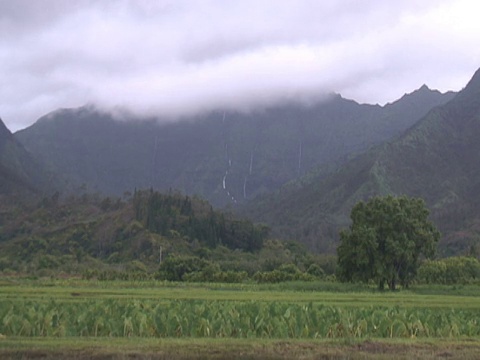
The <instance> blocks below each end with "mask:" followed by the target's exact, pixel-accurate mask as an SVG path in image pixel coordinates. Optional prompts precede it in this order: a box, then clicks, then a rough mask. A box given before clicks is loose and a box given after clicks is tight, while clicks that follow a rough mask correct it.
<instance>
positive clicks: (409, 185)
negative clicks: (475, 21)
mask: <svg viewBox="0 0 480 360" xmlns="http://www.w3.org/2000/svg"><path fill="white" fill-rule="evenodd" d="M479 138H480V72H479V71H477V73H476V74H475V75H474V77H473V78H472V80H471V81H470V82H469V84H468V85H467V86H466V88H465V89H464V90H462V91H461V92H460V93H459V94H458V95H457V96H456V97H455V98H454V99H453V100H452V101H450V102H449V103H447V104H445V105H444V106H441V107H437V108H435V109H433V110H432V111H430V112H429V113H428V114H427V116H425V117H424V118H423V119H422V120H421V121H419V122H418V123H417V124H416V125H415V126H413V127H412V128H411V129H409V130H408V131H407V132H405V133H404V134H403V135H401V136H398V137H397V138H395V139H394V140H393V141H390V142H387V143H385V144H382V145H379V146H377V147H375V148H373V149H371V150H370V151H368V152H367V153H365V154H363V155H360V156H358V157H357V158H355V159H353V160H351V161H350V162H348V163H347V164H346V165H345V166H343V167H340V168H338V170H337V171H336V172H335V173H333V174H331V175H330V176H327V177H325V174H324V173H322V172H321V171H318V172H317V173H314V174H312V175H310V176H309V177H308V178H306V179H303V181H302V182H301V183H297V184H292V185H290V186H286V187H284V188H283V189H281V190H280V191H278V192H276V193H275V194H272V195H268V196H265V197H263V198H261V199H258V200H257V201H256V202H253V203H251V204H250V205H249V206H247V209H246V210H244V211H245V214H248V215H249V216H250V217H251V218H252V219H256V220H257V221H264V222H266V223H268V224H270V225H271V226H272V228H273V230H274V234H276V235H278V236H282V237H284V238H290V239H297V240H300V241H302V242H303V243H306V244H308V246H309V247H311V248H312V249H316V250H317V251H334V249H335V248H336V244H337V239H338V230H339V228H340V227H344V226H346V225H347V224H348V223H349V220H348V213H349V211H350V209H351V208H352V206H353V205H354V204H355V203H356V202H357V201H359V200H361V199H367V198H369V197H371V196H374V195H385V194H394V195H400V194H407V195H409V196H414V197H421V198H423V199H425V201H426V202H427V204H428V206H429V208H430V209H431V212H432V219H433V220H434V222H435V223H436V225H437V226H438V227H439V229H440V230H441V231H442V232H443V238H442V240H441V242H440V249H441V253H442V254H444V255H449V254H453V253H466V252H468V251H470V249H474V248H475V247H476V246H478V243H479V239H480V236H479V234H480V233H479V230H480V227H479V225H480V218H479V217H478V213H479V210H480V207H479V204H480V198H479V194H480V192H479V190H480V188H479V184H480V157H479V154H480V142H479V141H478V139H479Z"/></svg>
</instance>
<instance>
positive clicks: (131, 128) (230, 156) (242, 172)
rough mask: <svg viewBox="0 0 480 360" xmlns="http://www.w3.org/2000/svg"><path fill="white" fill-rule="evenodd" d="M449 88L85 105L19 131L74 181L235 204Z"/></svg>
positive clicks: (352, 147)
mask: <svg viewBox="0 0 480 360" xmlns="http://www.w3.org/2000/svg"><path fill="white" fill-rule="evenodd" d="M453 96H454V94H453V93H446V94H441V93H440V92H438V91H433V90H430V89H428V88H427V87H426V86H422V87H421V88H420V89H418V90H417V91H414V92H413V93H411V94H408V95H405V96H404V97H402V98H401V99H399V100H398V101H396V102H394V103H392V104H388V105H386V106H383V107H382V106H378V105H364V104H358V103H356V102H355V101H352V100H347V99H344V98H342V97H341V96H340V95H333V94H332V95H330V96H329V97H327V98H326V99H324V100H323V101H321V102H319V103H317V104H313V105H302V104H283V105H280V106H277V107H273V108H269V109H264V110H257V111H253V112H251V113H248V114H245V113H238V112H223V111H217V112H213V113H209V114H206V115H202V116H197V117H194V118H191V119H184V120H183V121H178V122H174V123H172V122H170V123H165V122H162V119H153V118H151V119H138V118H132V117H125V116H124V117H125V119H123V120H118V119H115V117H114V116H113V115H111V114H109V113H106V112H102V111H100V110H98V109H96V108H94V107H91V106H85V107H82V108H78V109H63V110H57V111H55V112H53V113H50V114H48V115H46V116H44V117H42V118H41V119H39V120H38V121H37V122H36V123H35V124H34V125H32V126H30V127H29V128H27V129H24V130H22V131H19V132H17V133H16V134H15V137H16V138H17V139H18V140H19V141H20V142H21V143H22V144H23V145H24V146H25V147H26V148H27V149H28V150H29V151H30V152H31V153H33V154H35V155H36V156H37V158H38V160H39V161H41V162H42V163H45V164H47V165H48V166H49V168H51V169H52V170H53V171H54V172H56V173H57V174H61V175H62V177H63V180H64V182H65V183H66V184H68V187H69V188H70V189H72V188H79V187H82V188H86V189H87V191H90V192H99V193H101V194H106V195H122V194H123V193H124V192H125V191H130V192H131V191H133V190H134V189H135V188H139V189H140V188H153V189H156V190H163V191H165V190H168V189H170V188H174V189H178V190H180V191H182V192H184V193H186V194H196V195H200V196H202V197H204V198H205V199H207V200H208V201H210V202H211V203H212V204H213V205H215V206H217V207H223V206H226V205H232V206H235V205H236V204H239V203H243V202H245V201H247V200H251V199H253V198H255V197H256V196H258V195H260V194H265V193H269V192H272V191H275V190H276V189H278V188H280V187H281V186H282V185H284V184H285V183H287V182H289V181H292V180H295V179H298V178H300V177H302V176H303V175H305V174H307V173H308V172H309V171H310V170H312V169H314V168H315V167H317V166H319V165H323V166H325V167H331V166H332V165H338V164H342V163H344V162H345V161H346V160H347V159H348V158H349V157H351V156H352V154H355V153H358V152H362V151H364V150H366V149H368V148H369V147H371V146H373V145H375V144H379V143H381V142H383V141H385V140H387V139H390V138H391V137H392V136H394V135H396V134H399V133H400V132H402V131H404V130H405V129H407V128H408V127H410V126H411V125H413V124H414V123H415V122H416V121H418V119H420V118H421V117H422V116H424V115H425V114H426V113H427V112H428V111H429V110H430V109H431V108H432V107H434V106H437V105H440V104H443V103H445V102H447V101H449V100H450V99H451V98H453Z"/></svg>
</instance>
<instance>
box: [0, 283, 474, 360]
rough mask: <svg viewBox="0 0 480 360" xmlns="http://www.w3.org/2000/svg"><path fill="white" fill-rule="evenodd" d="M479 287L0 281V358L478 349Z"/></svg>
mask: <svg viewBox="0 0 480 360" xmlns="http://www.w3.org/2000/svg"><path fill="white" fill-rule="evenodd" d="M479 295H480V288H479V287H478V286H464V287H418V288H413V289H411V290H403V291H399V292H395V293H391V292H378V291H375V290H374V289H371V288H369V287H351V286H349V285H348V284H346V285H345V284H332V283H291V284H288V283H287V284H285V283H284V284H276V285H257V284H233V285H228V284H181V283H164V282H144V283H141V282H121V281H114V282H97V281H83V280H78V279H69V280H50V279H46V280H27V279H16V278H11V279H8V278H4V279H2V280H0V358H2V359H3V358H6V359H9V358H12V359H28V358H43V359H48V358H52V359H53V358H77V359H87V358H98V359H106V358H109V359H110V358H111V359H117V358H118V359H123V358H142V359H143V358H144V359H167V358H168V359H169V358H172V359H186V358H243V359H261V358H272V359H274V358H279V359H283V358H285V359H286V358H304V359H317V358H341V359H343V358H349V359H350V358H352V359H356V358H359V359H370V358H372V359H377V358H385V357H388V358H398V359H403V358H405V359H407V358H432V359H434V358H441V357H448V358H459V359H460V358H462V359H477V358H480V301H479V300H478V299H479V298H480V296H479Z"/></svg>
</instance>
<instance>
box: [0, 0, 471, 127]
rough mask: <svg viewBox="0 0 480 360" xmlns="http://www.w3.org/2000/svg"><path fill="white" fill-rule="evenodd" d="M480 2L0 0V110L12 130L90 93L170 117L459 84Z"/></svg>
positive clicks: (100, 100) (385, 96)
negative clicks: (327, 95) (331, 95)
mask: <svg viewBox="0 0 480 360" xmlns="http://www.w3.org/2000/svg"><path fill="white" fill-rule="evenodd" d="M479 13H480V5H479V3H478V2H475V1H473V0H471V1H467V0H444V1H433V0H432V1H430V0H429V1H422V2H419V1H410V0H406V1H398V2H395V3H393V2H390V1H389V2H386V1H380V0H373V1H362V2H359V1H353V0H345V1H315V0H296V1H293V0H292V1H282V0H263V1H262V0H245V1H237V2H233V1H232V2H231V1H221V0H218V1H217V0H211V1H202V0H199V1H182V0H175V1H148V0H131V1H127V0H124V1H113V0H102V1H87V0H76V1H64V0H36V1H31V0H15V1H10V0H0V34H1V35H0V78H1V79H2V81H1V85H0V117H1V118H2V119H3V120H4V122H5V123H6V125H7V126H8V127H9V128H10V129H11V130H12V131H15V130H18V129H21V128H24V127H26V126H29V125H31V124H32V123H33V122H35V121H36V120H37V119H38V118H39V117H40V116H42V115H44V114H46V113H48V112H50V111H53V110H55V109H58V108H65V107H76V106H82V105H84V104H86V103H90V104H94V105H95V106H98V107H100V108H102V109H105V110H115V109H117V110H118V109H123V110H126V111H129V112H131V113H133V114H135V115H138V116H151V115H154V116H159V117H161V118H163V119H165V120H170V121H172V120H175V119H178V118H181V117H184V116H190V115H194V114H196V113H198V112H205V111H211V110H215V109H221V110H240V111H249V110H252V109H256V108H259V107H267V106H273V105H275V104H277V103H281V102H285V101H301V102H313V101H316V100H318V99H321V98H322V97H323V96H324V95H325V94H327V93H331V92H336V93H340V94H342V95H343V96H344V97H347V98H351V99H355V100H357V101H359V102H367V103H380V104H384V103H387V102H390V101H393V100H396V99H397V98H399V97H400V96H402V95H403V94H404V93H406V92H411V91H413V90H414V89H416V88H418V87H420V86H421V85H422V84H427V85H428V86H429V87H430V88H434V89H439V90H441V91H447V90H460V89H461V88H462V87H463V86H464V85H465V84H466V83H467V82H468V80H469V79H470V77H471V76H472V75H473V72H474V71H475V70H476V69H477V68H478V67H479V66H480V47H479V46H478V44H479V43H480V39H479V38H480V22H479V21H478V19H476V17H477V16H478V14H479Z"/></svg>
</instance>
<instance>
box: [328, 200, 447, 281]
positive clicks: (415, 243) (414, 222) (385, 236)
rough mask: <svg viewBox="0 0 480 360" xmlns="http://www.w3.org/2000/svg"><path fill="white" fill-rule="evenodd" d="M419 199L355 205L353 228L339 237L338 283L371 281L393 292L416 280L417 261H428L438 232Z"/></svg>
mask: <svg viewBox="0 0 480 360" xmlns="http://www.w3.org/2000/svg"><path fill="white" fill-rule="evenodd" d="M428 215H429V211H428V209H427V207H426V206H425V202H424V201H423V200H422V199H417V198H410V197H407V196H400V197H394V196H385V197H374V198H372V199H370V200H369V201H368V202H366V203H365V202H359V203H357V204H356V205H355V206H354V207H353V209H352V212H351V215H350V217H351V219H352V224H351V226H350V228H349V229H348V230H342V231H341V232H340V241H341V242H340V245H339V247H338V249H337V255H338V278H339V279H340V280H341V281H362V282H368V281H371V280H373V281H375V282H376V283H377V284H378V286H379V288H380V289H383V288H384V287H385V283H386V284H387V285H388V287H389V288H390V289H391V290H395V287H396V285H397V284H398V283H400V284H401V285H402V286H405V287H406V286H408V285H409V283H410V282H411V281H412V279H413V278H414V277H415V275H416V271H417V268H418V265H419V258H420V257H421V256H424V257H427V258H428V257H432V256H433V255H434V253H435V248H436V243H437V242H438V240H439V238H440V233H439V232H438V230H437V229H436V228H435V226H434V225H433V224H432V223H431V222H430V221H429V220H428Z"/></svg>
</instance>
